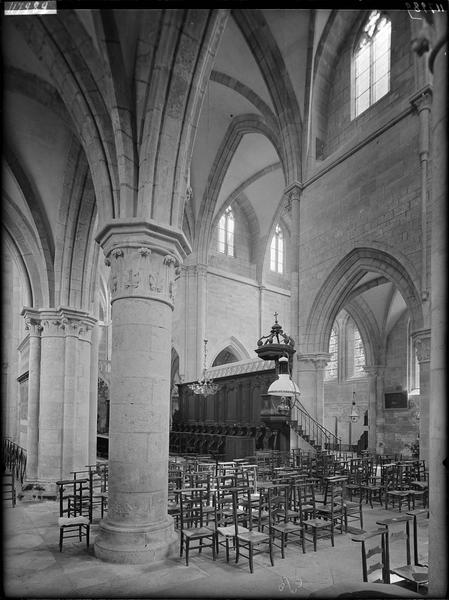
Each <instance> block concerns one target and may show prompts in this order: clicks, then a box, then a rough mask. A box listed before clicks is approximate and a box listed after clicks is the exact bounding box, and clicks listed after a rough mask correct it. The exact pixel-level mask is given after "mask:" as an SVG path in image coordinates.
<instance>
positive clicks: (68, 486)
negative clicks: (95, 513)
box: [56, 478, 90, 517]
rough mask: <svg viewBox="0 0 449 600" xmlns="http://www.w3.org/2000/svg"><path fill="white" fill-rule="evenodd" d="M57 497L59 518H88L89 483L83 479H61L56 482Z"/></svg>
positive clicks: (86, 479)
mask: <svg viewBox="0 0 449 600" xmlns="http://www.w3.org/2000/svg"><path fill="white" fill-rule="evenodd" d="M56 485H57V487H58V496H59V516H60V517H78V516H81V515H86V514H88V515H89V516H90V514H89V513H90V510H89V504H90V482H89V479H88V478H84V479H63V480H60V481H57V482H56Z"/></svg>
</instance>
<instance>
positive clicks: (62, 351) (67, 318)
mask: <svg viewBox="0 0 449 600" xmlns="http://www.w3.org/2000/svg"><path fill="white" fill-rule="evenodd" d="M24 313H26V314H28V315H31V313H33V315H34V320H35V321H36V322H39V323H40V327H41V330H42V332H41V352H40V370H39V372H40V381H39V410H38V415H39V418H38V423H39V425H38V427H39V431H38V436H39V440H38V459H37V460H38V467H37V479H38V481H39V483H42V484H49V488H51V487H52V484H53V483H54V482H55V481H57V480H58V479H61V478H67V477H71V471H74V470H81V469H84V468H85V466H86V465H87V464H88V459H89V454H88V448H89V426H88V418H89V402H90V394H89V388H90V378H89V369H88V365H90V359H91V355H90V339H89V336H90V331H91V329H92V326H93V324H94V323H95V319H93V318H92V317H90V316H89V315H88V314H87V313H86V312H84V311H80V310H77V309H71V308H65V307H58V308H51V309H35V310H32V309H25V310H24Z"/></svg>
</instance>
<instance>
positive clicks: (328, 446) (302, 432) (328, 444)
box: [290, 401, 341, 451]
mask: <svg viewBox="0 0 449 600" xmlns="http://www.w3.org/2000/svg"><path fill="white" fill-rule="evenodd" d="M293 410H295V411H296V412H295V418H294V419H292V420H291V421H290V426H291V427H292V428H293V429H294V430H295V431H296V433H297V434H298V435H299V436H300V437H302V438H303V439H305V440H306V442H308V443H309V444H311V445H312V446H314V447H315V448H316V449H317V448H321V449H324V450H337V451H341V438H339V437H338V436H336V435H335V434H334V433H332V431H329V429H327V428H326V427H325V426H324V425H322V424H321V423H319V422H318V421H317V420H316V419H314V418H313V417H312V415H310V414H309V413H308V412H307V410H306V409H305V408H304V406H302V404H301V403H300V402H298V401H296V402H295V405H294V407H293V408H292V412H293Z"/></svg>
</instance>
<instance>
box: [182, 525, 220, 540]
mask: <svg viewBox="0 0 449 600" xmlns="http://www.w3.org/2000/svg"><path fill="white" fill-rule="evenodd" d="M182 533H183V536H184V537H186V538H189V539H191V540H194V539H196V538H202V537H204V536H205V535H210V534H211V533H214V530H213V529H211V528H210V527H196V528H194V529H184V530H183V532H182Z"/></svg>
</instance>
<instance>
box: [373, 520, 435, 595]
mask: <svg viewBox="0 0 449 600" xmlns="http://www.w3.org/2000/svg"><path fill="white" fill-rule="evenodd" d="M412 520H413V516H412V515H409V514H406V515H400V516H397V517H392V518H390V519H383V520H382V521H376V523H377V525H381V526H382V527H384V528H385V530H386V532H387V535H386V537H385V548H386V556H387V565H388V568H389V572H390V573H393V574H394V575H397V576H398V577H401V578H402V579H405V580H406V581H410V582H411V583H413V584H414V585H415V586H416V591H417V592H418V591H419V586H421V585H425V584H427V583H428V582H429V573H428V567H427V566H422V565H419V564H412V561H411V552H410V521H412ZM402 540H404V542H405V543H404V544H402ZM404 552H405V558H398V557H399V556H400V555H403V554H404ZM398 562H399V563H403V562H405V565H404V564H400V565H399V566H396V565H397V563H398ZM392 565H394V566H392Z"/></svg>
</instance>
